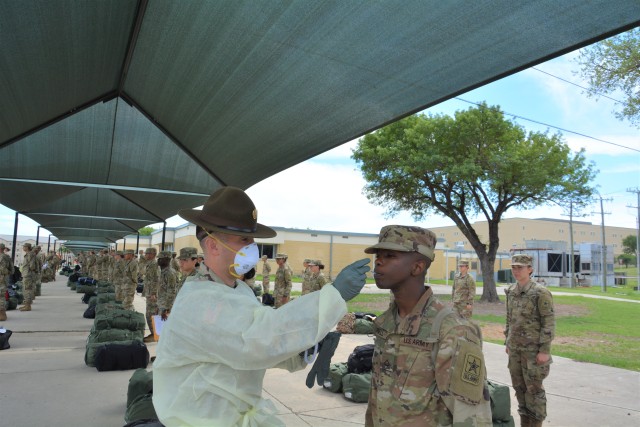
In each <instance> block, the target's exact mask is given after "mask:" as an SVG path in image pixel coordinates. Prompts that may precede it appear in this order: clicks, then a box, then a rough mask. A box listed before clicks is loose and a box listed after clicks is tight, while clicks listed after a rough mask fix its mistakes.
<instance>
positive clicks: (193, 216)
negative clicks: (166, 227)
mask: <svg viewBox="0 0 640 427" xmlns="http://www.w3.org/2000/svg"><path fill="white" fill-rule="evenodd" d="M201 213H202V211H201V210H197V209H182V210H179V211H178V215H179V216H180V217H181V218H182V219H186V220H187V221H189V222H191V223H193V224H195V225H199V226H200V227H202V228H204V229H205V230H207V231H218V232H220V233H225V234H233V235H234V236H251V237H265V238H266V237H276V235H277V233H276V231H275V230H273V229H271V228H269V227H267V226H266V225H262V224H256V230H255V231H242V230H231V229H228V228H224V227H219V226H217V225H214V224H210V223H208V222H206V221H203V220H202V219H201V217H200V214H201Z"/></svg>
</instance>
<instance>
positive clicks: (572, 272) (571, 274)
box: [563, 200, 584, 288]
mask: <svg viewBox="0 0 640 427" xmlns="http://www.w3.org/2000/svg"><path fill="white" fill-rule="evenodd" d="M563 216H566V214H563ZM582 216H584V215H582ZM569 252H570V257H571V258H570V259H569V265H568V266H567V271H568V272H569V278H570V280H569V287H570V288H575V287H576V286H577V284H576V281H575V280H576V277H575V276H576V272H575V269H576V268H575V267H576V264H575V261H574V258H575V253H574V249H573V200H571V201H570V202H569Z"/></svg>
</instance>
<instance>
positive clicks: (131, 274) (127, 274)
mask: <svg viewBox="0 0 640 427" xmlns="http://www.w3.org/2000/svg"><path fill="white" fill-rule="evenodd" d="M137 285H138V260H136V259H135V252H134V250H133V249H127V250H126V251H125V252H124V280H123V282H122V298H123V299H122V305H123V308H124V309H125V310H134V308H133V297H134V296H135V294H136V286H137Z"/></svg>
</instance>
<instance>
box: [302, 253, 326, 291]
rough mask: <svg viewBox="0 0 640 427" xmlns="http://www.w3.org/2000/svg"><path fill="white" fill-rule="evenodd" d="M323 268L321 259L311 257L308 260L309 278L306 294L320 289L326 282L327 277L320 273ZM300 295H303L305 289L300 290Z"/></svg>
mask: <svg viewBox="0 0 640 427" xmlns="http://www.w3.org/2000/svg"><path fill="white" fill-rule="evenodd" d="M322 269H324V265H322V261H320V260H319V259H311V260H309V279H308V287H307V292H306V293H307V294H308V293H309V292H315V291H319V290H320V289H322V287H323V286H324V285H326V284H327V278H326V277H324V274H322V271H320V270H322ZM302 295H305V291H304V290H303V291H302Z"/></svg>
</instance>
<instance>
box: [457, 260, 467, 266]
mask: <svg viewBox="0 0 640 427" xmlns="http://www.w3.org/2000/svg"><path fill="white" fill-rule="evenodd" d="M458 266H459V267H469V261H460V262H458Z"/></svg>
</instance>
